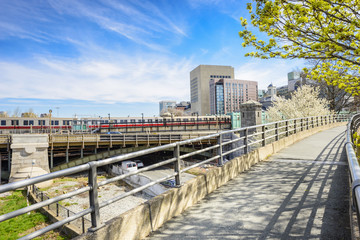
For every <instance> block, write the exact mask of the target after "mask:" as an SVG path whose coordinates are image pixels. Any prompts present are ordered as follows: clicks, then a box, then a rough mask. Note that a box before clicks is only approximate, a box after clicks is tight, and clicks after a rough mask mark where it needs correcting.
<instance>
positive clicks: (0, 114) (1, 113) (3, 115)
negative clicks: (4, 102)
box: [0, 111, 9, 118]
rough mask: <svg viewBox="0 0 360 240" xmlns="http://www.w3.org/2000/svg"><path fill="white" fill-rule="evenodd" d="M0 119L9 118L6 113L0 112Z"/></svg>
mask: <svg viewBox="0 0 360 240" xmlns="http://www.w3.org/2000/svg"><path fill="white" fill-rule="evenodd" d="M0 117H2V118H3V117H9V115H8V114H7V112H4V111H0Z"/></svg>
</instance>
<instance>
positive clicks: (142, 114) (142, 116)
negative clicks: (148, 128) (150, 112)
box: [141, 113, 144, 132]
mask: <svg viewBox="0 0 360 240" xmlns="http://www.w3.org/2000/svg"><path fill="white" fill-rule="evenodd" d="M141 132H144V113H141Z"/></svg>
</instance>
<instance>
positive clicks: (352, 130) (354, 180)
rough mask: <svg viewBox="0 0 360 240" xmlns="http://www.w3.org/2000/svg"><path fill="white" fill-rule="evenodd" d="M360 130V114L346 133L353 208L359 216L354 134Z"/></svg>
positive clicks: (359, 177)
mask: <svg viewBox="0 0 360 240" xmlns="http://www.w3.org/2000/svg"><path fill="white" fill-rule="evenodd" d="M359 128H360V114H356V115H354V116H352V118H351V119H350V121H349V123H348V125H347V131H346V143H345V148H346V155H347V159H348V163H349V169H350V175H351V190H352V195H353V206H354V207H355V208H356V211H357V213H358V214H359V208H360V188H359V186H360V166H359V161H358V159H357V157H356V154H355V149H354V143H353V142H354V139H353V134H354V133H355V132H357V131H358V130H359Z"/></svg>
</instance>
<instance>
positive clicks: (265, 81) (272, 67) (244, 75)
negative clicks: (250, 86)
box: [234, 58, 303, 89]
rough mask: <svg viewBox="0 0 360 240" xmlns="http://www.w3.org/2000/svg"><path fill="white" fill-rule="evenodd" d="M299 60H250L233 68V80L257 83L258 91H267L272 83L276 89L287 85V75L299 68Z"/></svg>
mask: <svg viewBox="0 0 360 240" xmlns="http://www.w3.org/2000/svg"><path fill="white" fill-rule="evenodd" d="M302 66H303V62H302V61H300V60H293V61H289V60H280V59H271V60H260V59H251V58H249V62H247V63H245V64H243V65H241V66H234V67H235V78H236V79H241V80H251V81H257V82H258V87H259V89H267V86H268V85H269V84H270V83H272V84H273V85H275V86H276V87H280V86H284V85H287V74H288V73H289V72H291V71H293V70H294V69H296V68H301V67H302Z"/></svg>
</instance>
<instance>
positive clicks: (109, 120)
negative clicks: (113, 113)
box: [108, 113, 110, 132]
mask: <svg viewBox="0 0 360 240" xmlns="http://www.w3.org/2000/svg"><path fill="white" fill-rule="evenodd" d="M108 116H109V132H110V113H108Z"/></svg>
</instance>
